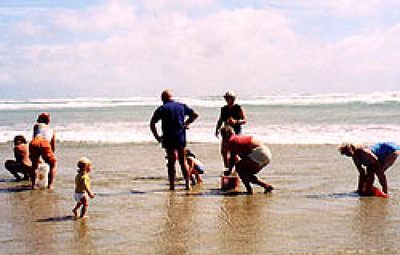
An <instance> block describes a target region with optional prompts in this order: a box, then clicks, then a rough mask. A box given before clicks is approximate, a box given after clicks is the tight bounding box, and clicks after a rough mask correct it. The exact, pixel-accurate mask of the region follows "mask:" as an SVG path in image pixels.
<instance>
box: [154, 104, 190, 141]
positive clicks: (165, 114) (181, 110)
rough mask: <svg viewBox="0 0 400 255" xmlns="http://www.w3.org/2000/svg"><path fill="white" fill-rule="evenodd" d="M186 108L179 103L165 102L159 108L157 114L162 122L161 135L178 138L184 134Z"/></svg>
mask: <svg viewBox="0 0 400 255" xmlns="http://www.w3.org/2000/svg"><path fill="white" fill-rule="evenodd" d="M188 112H189V110H188V109H187V107H186V106H185V105H184V104H182V103H179V102H175V101H170V102H166V103H164V104H163V105H161V106H160V107H159V110H158V112H157V114H160V118H161V120H162V123H161V129H162V131H163V135H166V136H173V137H176V136H180V135H183V134H184V131H185V127H184V122H185V115H188V114H189V113H188Z"/></svg>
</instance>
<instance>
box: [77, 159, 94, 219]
mask: <svg viewBox="0 0 400 255" xmlns="http://www.w3.org/2000/svg"><path fill="white" fill-rule="evenodd" d="M77 165H78V173H77V174H76V176H75V196H74V197H75V201H76V205H75V207H74V209H72V212H73V214H74V216H75V217H77V218H79V217H81V218H84V217H85V214H86V212H87V209H88V206H89V198H88V196H89V197H90V198H94V193H92V191H91V190H90V178H89V175H88V173H89V172H90V170H91V169H92V162H91V161H90V159H88V158H87V157H82V158H80V159H79V160H78V164H77ZM81 206H82V209H81V213H80V214H79V215H78V210H79V208H80V207H81Z"/></svg>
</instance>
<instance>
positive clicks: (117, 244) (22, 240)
mask: <svg viewBox="0 0 400 255" xmlns="http://www.w3.org/2000/svg"><path fill="white" fill-rule="evenodd" d="M177 100H179V101H182V102H184V103H187V104H188V105H190V106H192V107H193V108H194V109H195V110H196V111H198V112H199V113H200V117H199V119H198V120H197V121H196V122H195V123H193V125H192V126H191V127H190V129H189V130H188V140H189V144H188V146H189V147H190V149H191V150H192V151H193V152H194V153H195V154H196V156H197V158H198V159H199V160H200V161H202V162H203V163H204V165H205V167H206V171H205V174H204V175H203V180H204V182H203V183H202V184H201V185H195V186H193V189H192V190H191V191H186V190H184V188H185V187H184V183H183V181H182V180H181V179H179V180H178V181H177V186H176V191H173V192H171V191H169V190H168V181H167V170H166V161H165V158H164V156H165V152H164V150H163V149H162V148H161V146H160V145H159V144H157V143H156V142H155V141H154V139H153V137H152V136H151V133H150V130H149V119H150V117H151V115H152V112H153V111H154V109H155V108H156V107H157V106H158V105H160V104H161V101H160V99H159V98H158V97H154V98H143V97H136V98H125V99H110V98H102V99H100V98H78V99H57V100H55V99H53V100H45V99H43V100H25V101H16V100H3V101H1V102H0V112H1V114H0V118H1V120H0V161H1V162H4V161H5V160H6V159H9V158H12V157H13V152H12V143H11V140H12V139H13V137H14V135H16V134H24V135H26V136H27V138H28V139H29V138H30V137H31V135H32V125H33V123H34V122H35V120H36V117H37V115H38V113H40V112H42V111H47V112H49V113H50V114H51V124H52V126H53V127H55V128H56V136H57V140H58V142H57V147H56V157H57V159H58V169H57V177H56V180H55V189H54V190H47V189H44V190H34V191H32V190H30V189H29V182H26V181H25V182H15V181H14V180H13V176H12V175H11V174H10V173H8V172H7V171H6V170H5V169H4V167H3V168H2V170H1V171H0V206H1V210H0V226H1V228H0V254H21V255H22V254H28V253H31V254H183V255H186V254H187V255H189V254H191V255H192V254H199V255H200V254H201V255H203V254H252V255H253V254H260V255H261V254H316V255H326V254H385V255H392V254H400V244H399V242H398V240H399V233H400V232H399V230H400V228H399V222H400V175H399V167H400V160H398V161H397V162H396V163H395V164H394V165H393V166H392V167H391V168H390V169H389V170H388V171H387V178H388V185H389V195H390V198H389V199H383V198H379V197H359V196H358V195H357V194H356V193H355V192H354V190H355V189H356V186H357V180H358V173H357V169H356V168H355V166H354V164H353V162H352V160H351V159H350V158H347V157H344V156H342V155H340V154H339V153H338V152H337V150H336V147H337V144H339V143H341V142H343V141H353V142H360V143H361V142H362V143H364V142H365V143H371V142H376V141H384V140H386V141H394V142H400V132H399V131H400V92H392V93H372V94H365V95H348V94H340V95H339V94H330V95H291V96H268V97H251V98H245V97H243V98H239V99H238V103H240V104H241V105H243V108H244V111H245V113H246V115H247V118H248V123H247V124H246V125H245V127H244V133H245V134H251V135H254V136H255V137H258V138H259V139H261V140H263V141H265V142H266V143H267V144H268V146H269V147H270V149H271V151H272V161H271V163H270V164H269V165H268V166H266V167H265V168H263V169H262V170H261V172H260V173H259V174H258V176H259V177H260V178H262V179H263V180H265V181H266V182H267V183H269V184H271V185H273V186H274V187H275V189H274V191H273V192H271V193H269V194H264V192H263V189H262V188H261V187H257V186H255V187H254V194H253V195H246V194H244V191H245V189H244V187H243V185H242V184H241V185H240V187H239V193H237V194H226V193H224V192H222V191H221V190H220V185H221V184H220V176H221V173H222V171H223V170H224V168H223V164H222V160H221V156H220V153H219V151H220V146H219V140H218V139H217V138H216V137H215V136H214V129H215V124H216V121H217V118H218V115H219V109H220V107H221V106H222V105H224V101H223V100H222V98H220V97H206V98H203V97H202V98H188V97H178V98H177ZM82 156H87V157H89V158H90V159H91V160H92V162H93V164H94V168H93V170H92V171H91V172H90V177H91V190H92V191H93V192H94V193H95V194H96V197H95V198H94V199H91V200H90V202H89V208H88V213H87V215H88V216H89V218H87V219H79V220H76V219H73V218H72V216H71V215H72V212H71V210H72V208H73V207H74V205H75V201H74V199H73V194H74V177H75V175H76V163H77V160H78V159H79V158H80V157H82ZM177 173H178V177H181V175H180V171H179V170H178V171H177ZM375 185H378V186H379V184H378V183H377V182H376V183H375Z"/></svg>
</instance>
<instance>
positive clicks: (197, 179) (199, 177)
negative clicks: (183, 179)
mask: <svg viewBox="0 0 400 255" xmlns="http://www.w3.org/2000/svg"><path fill="white" fill-rule="evenodd" d="M194 176H196V181H197V183H201V182H203V179H202V178H201V176H200V174H199V173H198V172H197V171H196V173H195V174H194Z"/></svg>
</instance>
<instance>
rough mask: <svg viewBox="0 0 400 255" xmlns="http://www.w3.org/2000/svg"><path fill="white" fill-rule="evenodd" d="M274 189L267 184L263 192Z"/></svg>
mask: <svg viewBox="0 0 400 255" xmlns="http://www.w3.org/2000/svg"><path fill="white" fill-rule="evenodd" d="M273 189H274V187H272V186H271V185H268V186H266V187H265V190H264V193H269V192H271V191H272V190H273Z"/></svg>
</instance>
